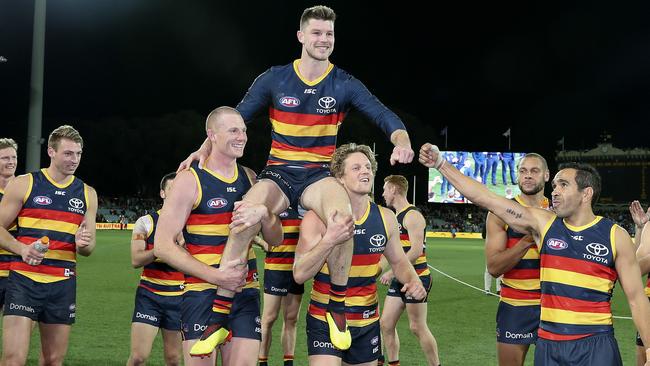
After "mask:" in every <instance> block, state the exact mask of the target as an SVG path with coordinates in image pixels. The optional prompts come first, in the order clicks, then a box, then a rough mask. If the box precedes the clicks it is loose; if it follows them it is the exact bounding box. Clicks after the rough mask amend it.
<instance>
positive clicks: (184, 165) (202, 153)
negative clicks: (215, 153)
mask: <svg viewBox="0 0 650 366" xmlns="http://www.w3.org/2000/svg"><path fill="white" fill-rule="evenodd" d="M210 151H212V146H211V145H210V139H207V138H206V139H205V141H203V144H201V146H200V147H199V149H198V150H196V151H194V152H193V153H191V154H190V156H188V157H187V158H186V159H185V160H183V161H182V162H181V163H180V164H179V165H178V169H177V170H176V173H180V172H182V171H183V170H188V169H189V168H190V165H192V162H193V161H195V160H198V161H199V166H200V167H202V166H203V165H204V164H205V161H206V160H208V156H210Z"/></svg>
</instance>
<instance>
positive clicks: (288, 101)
mask: <svg viewBox="0 0 650 366" xmlns="http://www.w3.org/2000/svg"><path fill="white" fill-rule="evenodd" d="M280 104H282V105H283V106H285V107H289V108H294V107H297V106H299V105H300V99H298V98H296V97H282V98H280Z"/></svg>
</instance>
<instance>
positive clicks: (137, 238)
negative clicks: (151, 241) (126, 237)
mask: <svg viewBox="0 0 650 366" xmlns="http://www.w3.org/2000/svg"><path fill="white" fill-rule="evenodd" d="M145 239H147V236H146V235H145V234H135V235H134V236H133V240H145Z"/></svg>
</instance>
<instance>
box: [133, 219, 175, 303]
mask: <svg viewBox="0 0 650 366" xmlns="http://www.w3.org/2000/svg"><path fill="white" fill-rule="evenodd" d="M159 217H160V212H154V213H152V214H149V215H146V216H144V219H145V220H148V221H149V225H147V229H148V232H147V239H146V240H145V243H146V247H145V250H153V247H154V242H153V238H154V236H155V235H156V228H157V224H158V218H159ZM184 282H185V275H184V274H183V272H179V271H177V270H176V269H174V268H172V267H171V266H170V265H169V264H167V263H165V262H163V261H161V260H160V259H158V258H156V259H155V260H154V261H153V262H151V263H149V264H147V265H145V266H144V268H143V269H142V275H141V276H140V284H138V287H140V288H142V289H144V290H146V291H149V292H152V293H154V294H156V295H160V296H179V295H182V294H183V283H184Z"/></svg>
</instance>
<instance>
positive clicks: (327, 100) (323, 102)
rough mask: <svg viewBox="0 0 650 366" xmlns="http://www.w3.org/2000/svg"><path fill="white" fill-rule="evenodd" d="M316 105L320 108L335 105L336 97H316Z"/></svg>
mask: <svg viewBox="0 0 650 366" xmlns="http://www.w3.org/2000/svg"><path fill="white" fill-rule="evenodd" d="M318 105H319V106H320V107H321V108H324V109H329V108H332V107H334V106H335V105H336V99H334V97H322V98H320V99H318Z"/></svg>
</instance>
